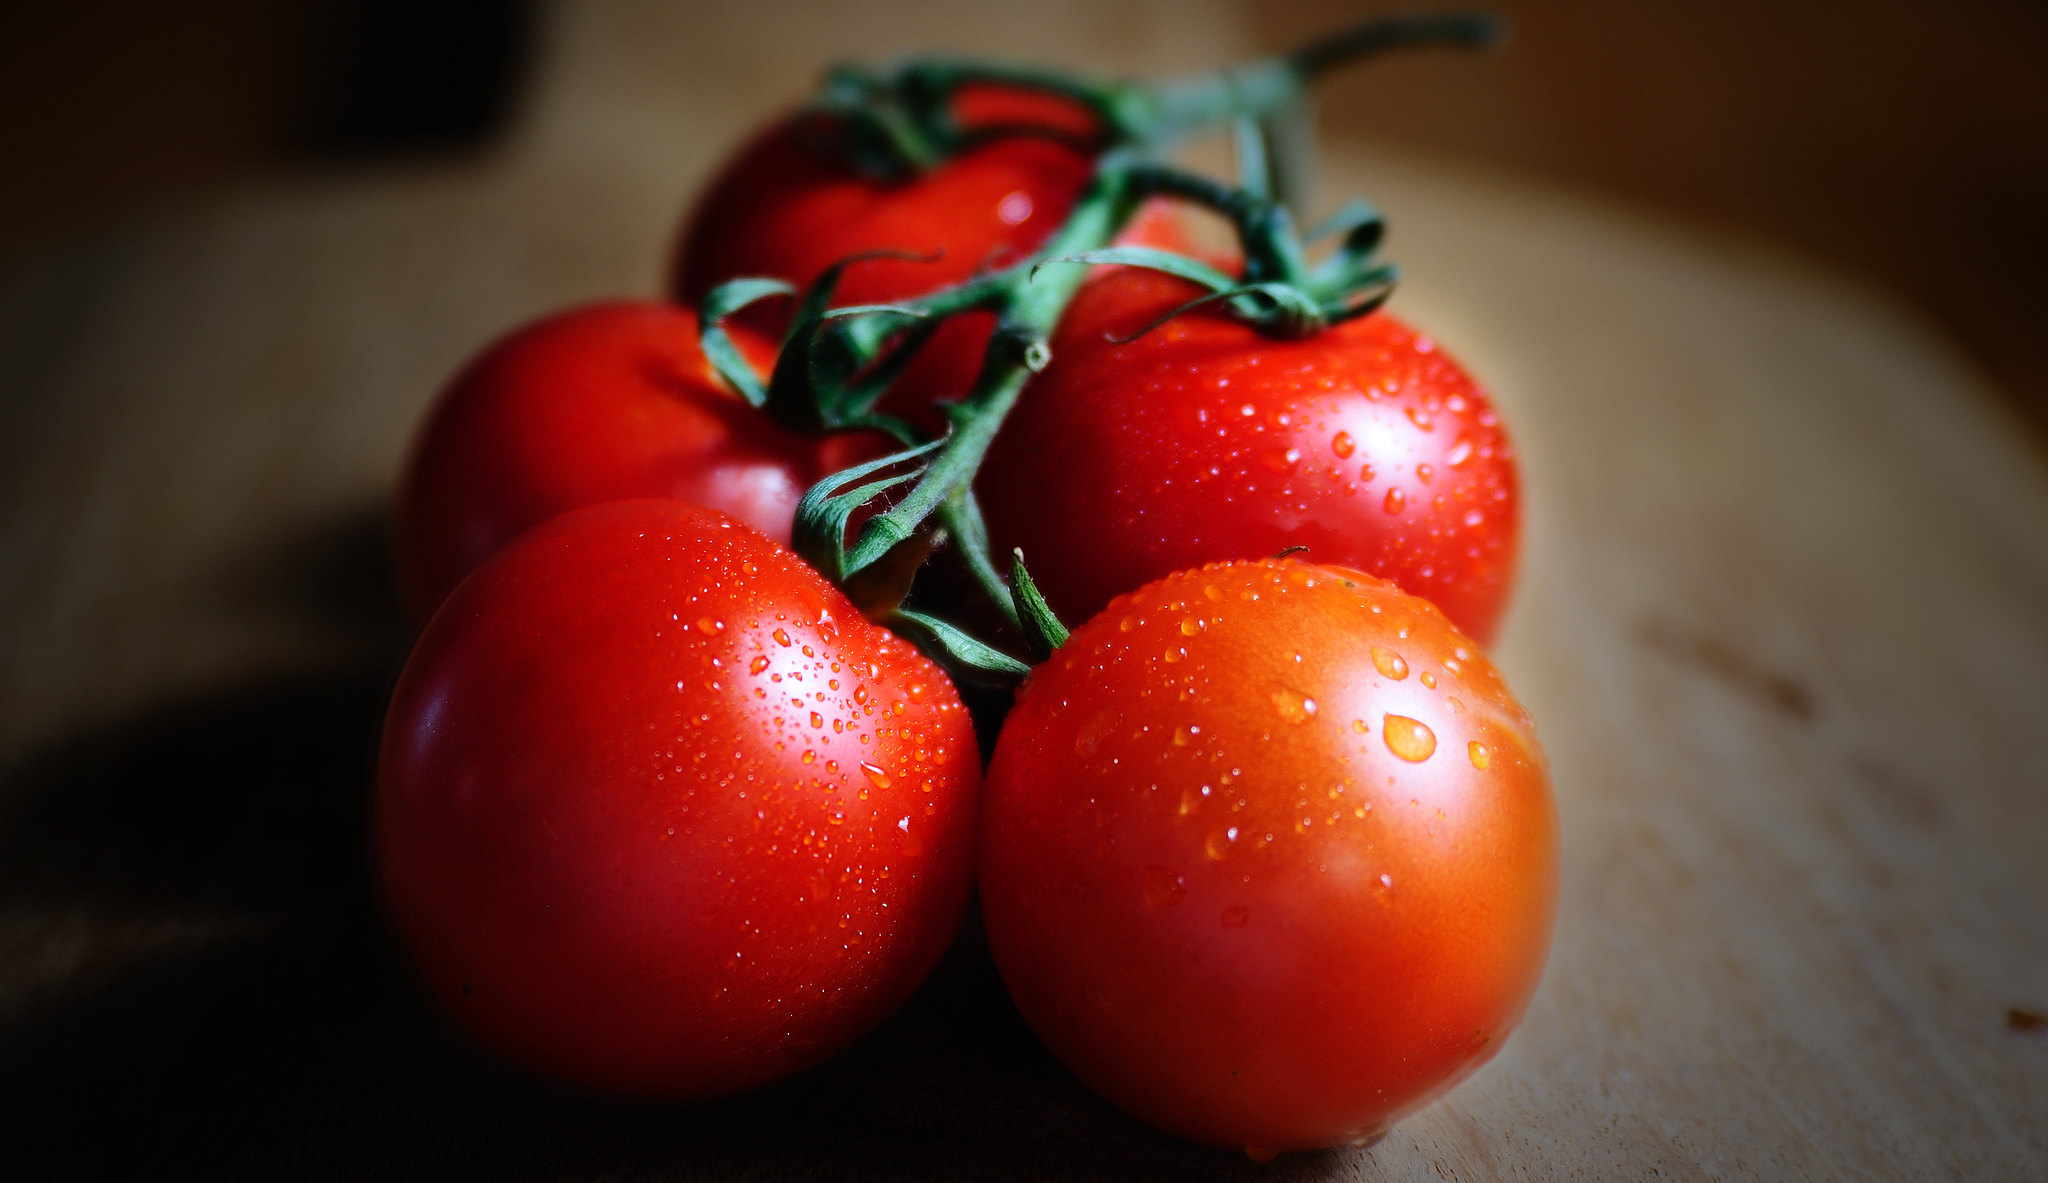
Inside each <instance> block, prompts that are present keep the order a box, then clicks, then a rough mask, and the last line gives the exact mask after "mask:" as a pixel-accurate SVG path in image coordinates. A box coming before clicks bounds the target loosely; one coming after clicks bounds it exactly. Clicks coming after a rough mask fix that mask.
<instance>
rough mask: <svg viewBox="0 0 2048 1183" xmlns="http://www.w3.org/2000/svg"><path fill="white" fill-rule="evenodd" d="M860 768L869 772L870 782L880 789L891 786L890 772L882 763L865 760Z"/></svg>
mask: <svg viewBox="0 0 2048 1183" xmlns="http://www.w3.org/2000/svg"><path fill="white" fill-rule="evenodd" d="M860 770H861V771H862V772H865V773H867V774H868V783H869V784H871V785H873V786H875V787H876V788H878V789H886V788H888V787H889V774H888V773H887V772H885V771H883V770H882V768H881V766H880V765H877V764H870V763H868V762H867V761H865V760H863V761H861V765H860Z"/></svg>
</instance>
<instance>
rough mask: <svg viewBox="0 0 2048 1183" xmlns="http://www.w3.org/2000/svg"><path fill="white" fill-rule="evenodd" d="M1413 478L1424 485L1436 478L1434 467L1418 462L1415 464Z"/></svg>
mask: <svg viewBox="0 0 2048 1183" xmlns="http://www.w3.org/2000/svg"><path fill="white" fill-rule="evenodd" d="M1415 479H1416V480H1418V481H1421V482H1422V483H1423V484H1425V485H1426V484H1428V483H1429V482H1431V481H1433V480H1435V479H1436V469H1434V468H1431V467H1430V466H1429V465H1427V464H1418V465H1416V466H1415Z"/></svg>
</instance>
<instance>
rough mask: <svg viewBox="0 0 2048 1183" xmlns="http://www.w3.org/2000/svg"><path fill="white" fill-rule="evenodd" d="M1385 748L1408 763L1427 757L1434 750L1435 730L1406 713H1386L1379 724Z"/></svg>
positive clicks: (1417, 761) (1418, 761) (1420, 760)
mask: <svg viewBox="0 0 2048 1183" xmlns="http://www.w3.org/2000/svg"><path fill="white" fill-rule="evenodd" d="M1380 734H1381V735H1383V736H1385V737H1386V741H1387V749H1388V750H1389V751H1391V752H1393V753H1394V754H1395V755H1396V756H1399V757H1401V758H1402V759H1403V760H1407V761H1408V762H1410V763H1420V762H1422V761H1424V760H1427V759H1429V757H1430V754H1431V753H1432V752H1435V751H1436V732H1434V731H1431V730H1430V729H1429V725H1428V724H1426V723H1423V722H1422V721H1420V720H1418V719H1411V718H1409V717H1408V716H1406V715H1388V716H1387V717H1386V720H1385V721H1384V722H1383V723H1382V724H1381V726H1380Z"/></svg>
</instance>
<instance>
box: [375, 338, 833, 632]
mask: <svg viewBox="0 0 2048 1183" xmlns="http://www.w3.org/2000/svg"><path fill="white" fill-rule="evenodd" d="M697 327H698V326H697V316H696V314H695V313H694V312H691V311H689V310H687V309H683V308H677V307H675V306H673V305H668V304H659V303H652V302H626V301H621V302H616V303H608V304H593V305H588V306H585V307H581V308H575V309H571V310H569V311H567V312H561V313H557V314H555V315H553V316H549V317H546V318H544V319H542V320H539V321H536V322H534V323H532V324H529V325H527V326H525V327H524V328H521V329H519V330H517V331H515V332H513V333H511V334H509V335H507V336H506V337H504V338H503V339H501V340H499V341H498V342H497V343H496V344H494V345H492V346H491V347H490V348H489V349H488V350H486V351H485V352H484V353H482V354H481V355H479V356H478V357H477V358H476V359H475V360H473V361H472V362H470V364H469V365H468V367H467V368H466V369H464V370H463V371H462V372H461V373H460V374H458V375H457V376H456V378H455V379H454V380H453V381H452V382H451V383H450V384H449V385H448V387H447V388H446V389H445V390H444V391H443V392H442V393H441V395H440V397H439V399H438V400H437V401H436V402H435V405H434V407H433V409H432V410H431V411H430V412H429V415H428V418H427V420H426V424H425V426H424V427H423V428H422V429H421V433H420V437H419V440H418V442H417V443H416V444H415V445H414V447H413V452H412V456H411V458H410V460H409V461H408V463H407V466H406V473H405V477H404V482H403V486H402V488H401V490H400V493H399V510H398V527H397V529H398V557H399V576H400V581H401V583H402V584H403V587H404V592H405V597H406V601H407V603H408V604H409V605H410V606H411V608H412V609H413V611H414V613H415V615H416V616H417V617H418V618H420V619H424V618H425V617H426V616H427V614H429V613H430V612H432V611H433V608H434V606H435V605H437V604H439V603H440V602H441V600H442V599H443V598H444V597H445V596H446V595H447V594H448V592H449V590H450V589H452V588H453V587H454V586H455V584H456V583H457V582H458V581H460V580H461V578H462V577H463V576H464V575H465V574H467V573H468V572H469V570H470V569H471V568H473V567H475V566H476V565H477V564H478V563H479V562H481V561H482V560H483V559H484V558H485V557H486V556H488V555H489V554H490V553H491V552H493V551H495V550H497V549H498V548H499V547H500V546H502V545H504V544H505V542H506V541H508V540H509V539H511V538H512V537H513V536H515V535H517V534H518V533H520V532H521V531H523V530H525V529H527V528H528V527H530V526H533V525H535V524H537V523H539V522H542V521H545V520H547V519H548V518H551V517H553V516H555V515H556V514H559V513H563V512H565V511H567V510H570V509H575V508H577V507H579V506H583V505H591V504H595V503H597V502H601V501H611V500H616V499H619V498H626V497H675V498H680V499H682V500H685V501H691V502H695V503H698V504H702V505H708V506H710V507H712V508H714V509H718V510H721V511H723V512H726V513H729V514H731V515H733V516H734V517H736V518H739V519H740V520H742V521H744V522H746V523H748V524H749V525H752V526H754V527H755V528H757V529H759V530H762V531H763V532H765V533H767V534H769V535H770V536H771V537H774V538H776V539H777V540H779V541H782V542H787V541H789V537H790V527H791V523H792V520H793V518H794V517H795V514H796V505H797V501H798V499H799V498H801V497H802V496H803V493H804V490H805V489H806V488H808V487H809V486H810V485H811V484H812V483H813V482H815V481H817V480H819V479H821V478H822V477H824V476H826V475H828V474H830V473H832V472H835V471H837V470H838V469H840V468H842V467H844V466H845V465H847V464H849V463H852V462H853V461H854V460H855V459H858V458H860V457H862V456H864V455H865V454H866V453H867V452H868V451H870V450H872V444H871V442H870V441H867V440H864V439H861V438H859V437H826V438H820V439H812V438H806V437H804V436H801V435H797V434H794V433H792V432H788V431H785V430H783V429H782V428H780V427H778V426H776V425H775V424H774V423H773V422H771V421H770V420H769V419H768V418H767V417H766V416H764V415H762V414H760V413H759V412H757V411H755V410H754V409H753V408H751V407H749V406H747V405H746V403H745V402H744V401H742V400H741V399H740V398H739V396H738V395H736V394H734V393H733V392H732V391H731V390H730V389H729V388H728V387H727V386H726V385H725V383H724V381H723V380H722V379H720V378H719V377H718V375H717V373H716V372H714V371H713V370H712V368H711V366H710V364H709V363H708V362H707V361H706V360H705V357H704V351H703V349H702V348H701V347H700V346H699V344H698V333H697ZM732 336H733V339H734V341H735V343H736V344H737V345H738V346H739V348H740V350H741V352H742V353H743V354H744V355H745V356H746V357H747V358H748V359H749V360H750V361H753V362H755V363H756V364H757V365H759V366H761V367H764V368H765V367H766V366H767V365H768V364H769V362H770V361H771V359H772V358H773V357H774V346H773V345H772V344H771V343H770V342H769V341H767V340H766V339H764V338H762V337H759V336H758V335H756V334H754V333H752V332H750V331H749V330H747V329H745V328H744V327H738V326H735V327H734V328H733V329H732Z"/></svg>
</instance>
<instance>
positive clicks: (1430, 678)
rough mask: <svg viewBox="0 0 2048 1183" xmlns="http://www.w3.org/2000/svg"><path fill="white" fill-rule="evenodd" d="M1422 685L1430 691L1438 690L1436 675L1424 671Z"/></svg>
mask: <svg viewBox="0 0 2048 1183" xmlns="http://www.w3.org/2000/svg"><path fill="white" fill-rule="evenodd" d="M1422 684H1423V686H1424V687H1426V688H1428V689H1430V690H1434V689H1436V675H1435V674H1432V673H1430V672H1429V671H1428V670H1424V671H1422Z"/></svg>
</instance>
